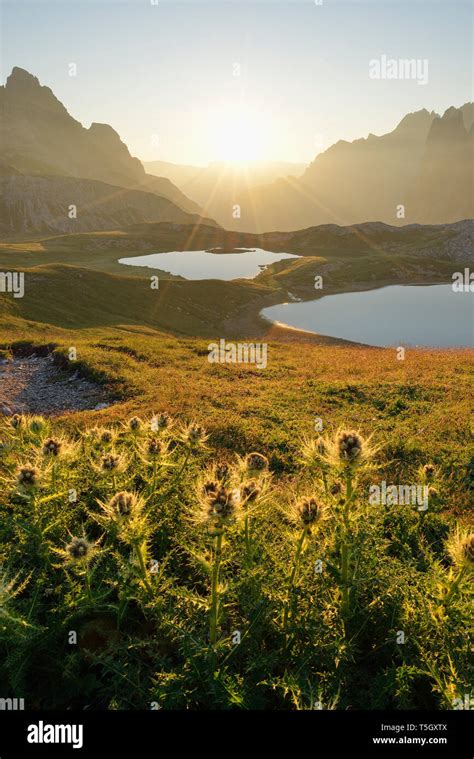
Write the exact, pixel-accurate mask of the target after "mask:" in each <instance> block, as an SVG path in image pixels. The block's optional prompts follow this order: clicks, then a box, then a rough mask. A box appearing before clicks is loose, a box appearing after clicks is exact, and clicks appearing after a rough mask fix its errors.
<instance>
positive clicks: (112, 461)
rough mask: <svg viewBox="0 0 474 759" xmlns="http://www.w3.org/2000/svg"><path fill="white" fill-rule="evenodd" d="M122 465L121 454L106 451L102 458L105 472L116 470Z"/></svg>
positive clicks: (102, 466)
mask: <svg viewBox="0 0 474 759" xmlns="http://www.w3.org/2000/svg"><path fill="white" fill-rule="evenodd" d="M119 467H120V456H117V455H116V454H114V453H106V454H105V455H104V456H102V458H101V468H102V470H103V471H104V472H114V471H116V470H117V469H119Z"/></svg>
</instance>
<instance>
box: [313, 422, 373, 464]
mask: <svg viewBox="0 0 474 759" xmlns="http://www.w3.org/2000/svg"><path fill="white" fill-rule="evenodd" d="M326 445H327V452H326V454H325V456H324V458H325V460H326V461H327V462H328V464H330V465H332V466H335V467H336V468H338V469H341V468H342V469H348V468H349V469H356V468H358V467H361V466H364V465H365V464H368V463H369V461H370V459H371V458H372V457H373V455H374V453H375V450H376V449H375V448H374V447H373V446H372V445H371V444H370V438H365V437H363V435H362V434H361V433H360V432H358V431H356V430H344V429H339V430H337V432H336V434H335V435H334V437H333V438H332V439H331V440H328V441H326Z"/></svg>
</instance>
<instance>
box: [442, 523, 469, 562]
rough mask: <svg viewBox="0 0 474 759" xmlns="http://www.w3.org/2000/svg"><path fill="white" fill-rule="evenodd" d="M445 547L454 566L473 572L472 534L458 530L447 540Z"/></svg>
mask: <svg viewBox="0 0 474 759" xmlns="http://www.w3.org/2000/svg"><path fill="white" fill-rule="evenodd" d="M447 547H448V553H449V555H450V556H451V559H452V560H453V562H454V564H456V566H458V567H465V568H466V569H468V570H470V571H472V570H474V533H472V532H471V533H466V532H464V531H463V530H461V529H460V528H458V529H457V530H456V531H455V532H454V533H453V534H452V535H451V537H450V538H449V540H448V546H447Z"/></svg>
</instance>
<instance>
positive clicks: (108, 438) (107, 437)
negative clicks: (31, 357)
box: [99, 429, 114, 445]
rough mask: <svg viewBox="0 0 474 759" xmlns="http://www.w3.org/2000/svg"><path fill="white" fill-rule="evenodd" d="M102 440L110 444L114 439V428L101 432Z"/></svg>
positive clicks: (105, 443)
mask: <svg viewBox="0 0 474 759" xmlns="http://www.w3.org/2000/svg"><path fill="white" fill-rule="evenodd" d="M99 439H100V442H101V443H103V444H104V445H108V444H109V443H111V442H112V440H113V439H114V436H113V433H112V430H108V429H104V430H102V431H101V433H100V438H99Z"/></svg>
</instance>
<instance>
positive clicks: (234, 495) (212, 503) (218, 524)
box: [195, 485, 242, 531]
mask: <svg viewBox="0 0 474 759" xmlns="http://www.w3.org/2000/svg"><path fill="white" fill-rule="evenodd" d="M199 503H200V510H199V512H198V513H197V515H196V516H195V519H196V521H198V522H200V523H205V524H207V526H208V528H209V529H210V530H211V531H212V530H222V529H223V528H224V527H225V526H227V525H229V524H231V523H232V522H235V521H236V520H237V519H239V518H240V516H241V512H242V509H241V498H240V492H239V490H238V489H237V488H226V487H223V486H222V485H219V486H218V488H217V489H216V490H209V491H208V492H207V493H204V494H202V493H201V495H200V498H199Z"/></svg>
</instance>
